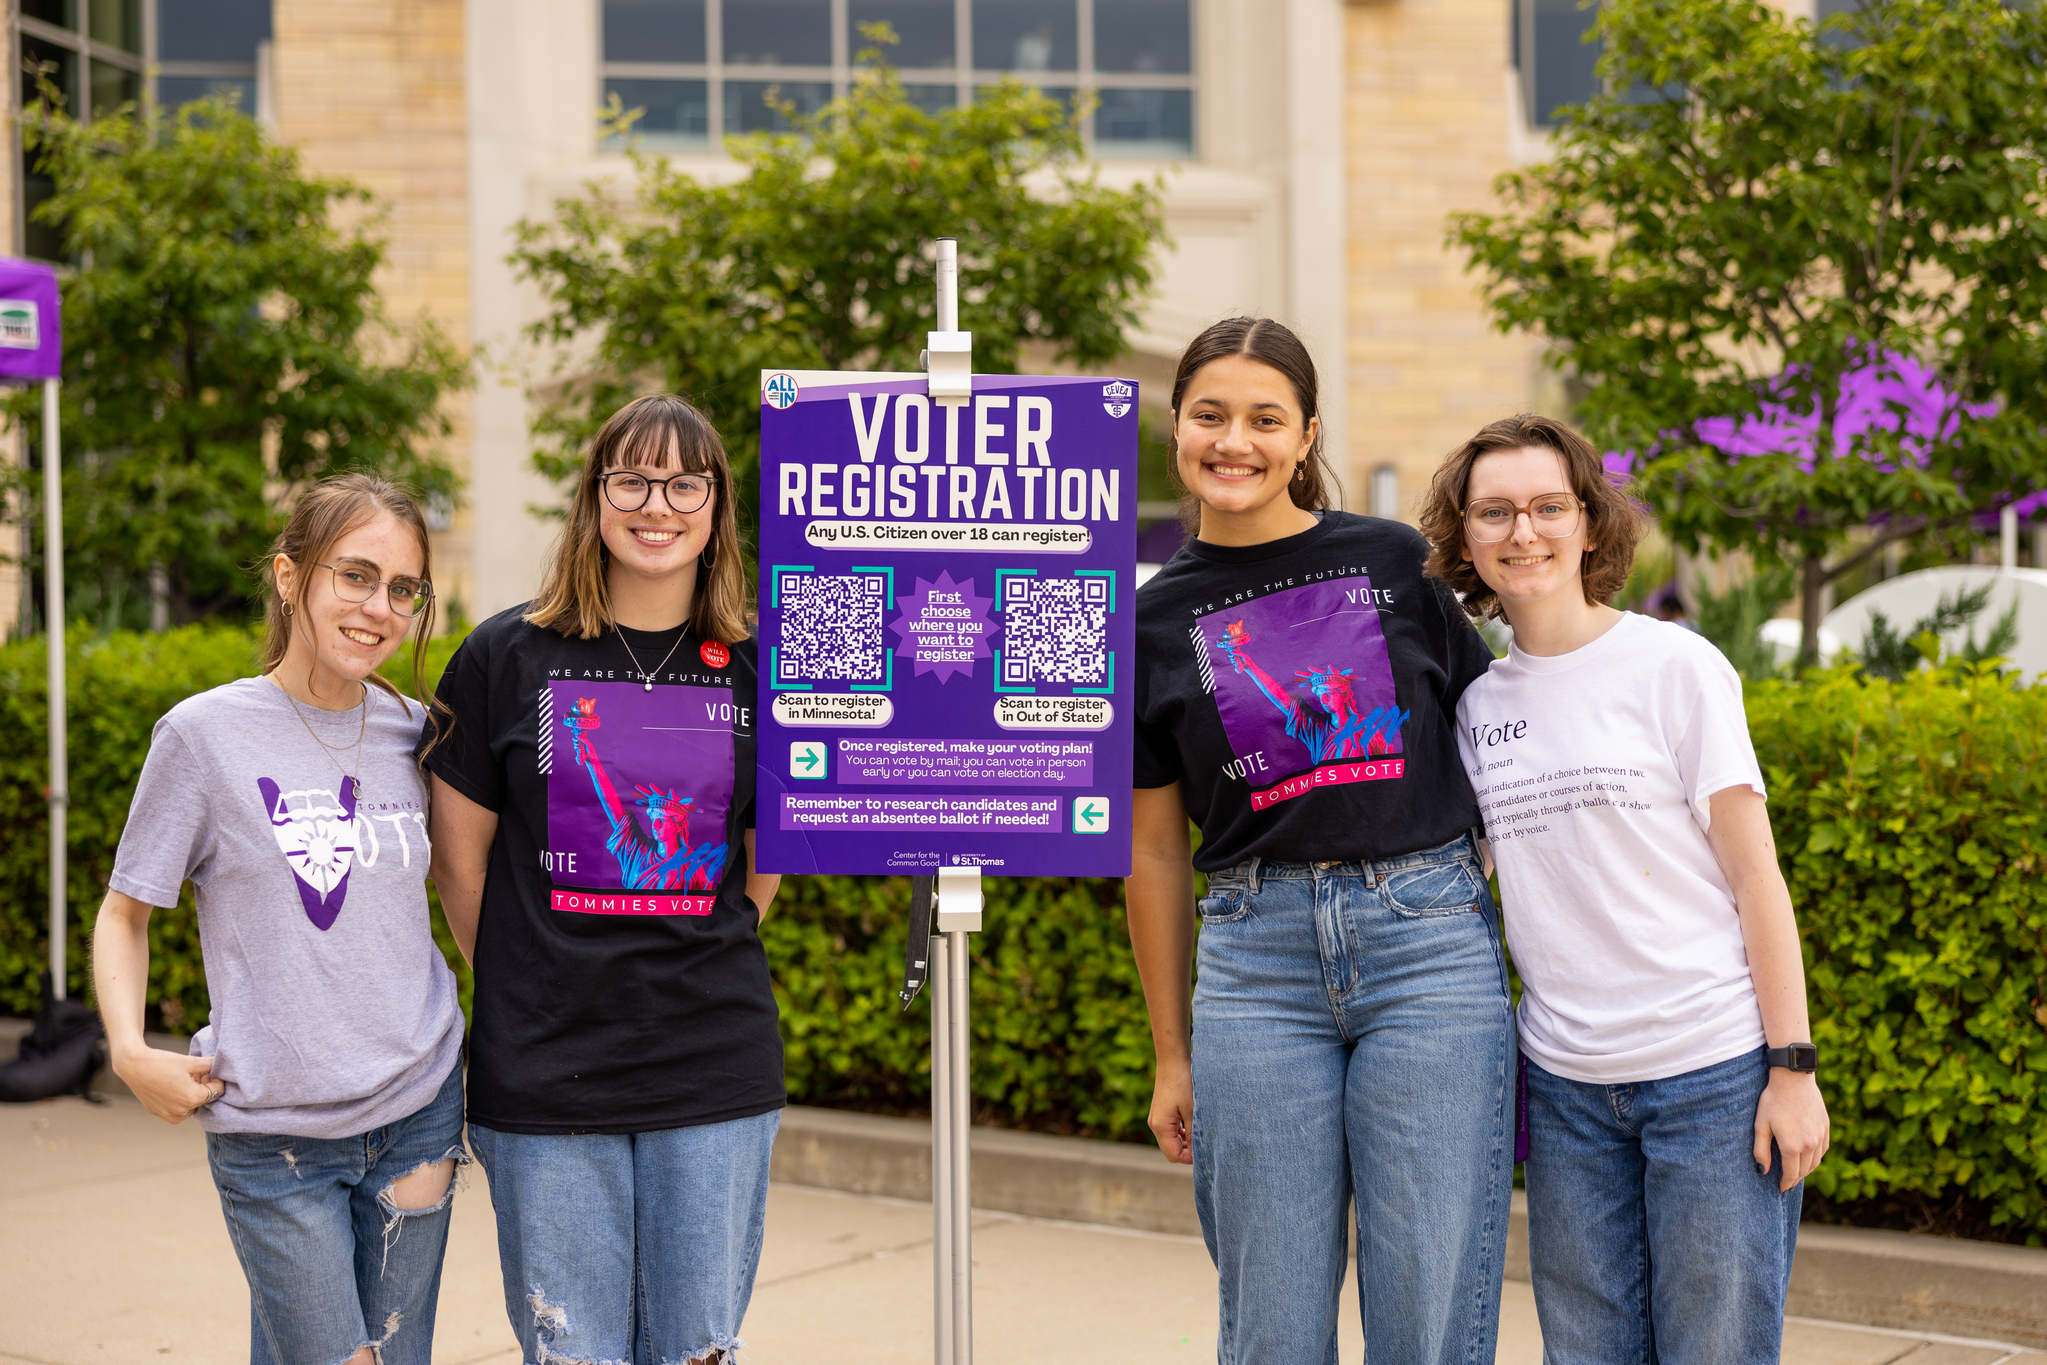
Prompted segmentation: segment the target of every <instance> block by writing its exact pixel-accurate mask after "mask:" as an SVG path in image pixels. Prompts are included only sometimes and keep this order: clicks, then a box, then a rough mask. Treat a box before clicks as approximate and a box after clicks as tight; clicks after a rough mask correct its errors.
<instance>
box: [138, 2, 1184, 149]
mask: <svg viewBox="0 0 2047 1365" xmlns="http://www.w3.org/2000/svg"><path fill="white" fill-rule="evenodd" d="M168 2H169V0H165V3H168ZM189 2H191V0H188V3H189ZM599 23H600V27H601V32H600V35H599V36H600V42H601V62H602V65H601V69H600V72H599V91H598V100H599V103H600V105H605V104H608V103H609V101H610V100H611V98H612V97H613V96H616V97H617V98H618V101H619V103H620V105H621V106H622V107H624V108H626V109H639V110H642V111H643V112H642V114H641V116H640V118H639V119H638V121H637V122H636V123H635V124H634V128H633V131H634V133H635V135H637V136H638V137H640V138H641V139H642V140H643V141H644V142H645V144H646V145H647V146H648V147H649V148H650V149H653V150H709V149H710V148H712V147H715V146H717V145H718V141H719V139H720V138H723V137H725V136H727V135H729V134H734V133H750V132H758V131H775V130H780V129H783V128H785V127H787V126H788V121H787V118H786V115H785V112H784V109H783V108H779V107H777V106H778V105H781V106H788V105H793V106H794V107H795V108H796V109H797V110H798V111H802V112H810V111H813V110H815V109H818V108H821V107H822V106H823V105H824V104H825V103H826V102H828V101H829V100H831V99H832V98H833V97H834V96H837V95H842V94H844V93H845V92H846V89H847V87H848V86H849V85H850V84H851V83H852V80H853V76H854V71H855V61H856V59H857V58H858V56H859V54H860V53H861V51H862V50H864V49H865V48H867V47H869V46H870V43H869V41H868V39H867V38H866V37H865V36H863V34H862V33H861V28H862V26H863V25H867V24H874V23H886V24H887V25H888V26H889V27H890V28H891V29H892V30H894V32H895V35H896V38H897V42H896V43H895V44H893V45H892V46H890V47H888V48H887V49H886V53H887V58H888V60H889V61H890V62H891V63H892V64H893V65H894V66H895V67H896V69H897V71H898V72H899V73H900V74H901V76H902V79H903V86H904V93H905V94H906V95H907V96H908V97H909V99H910V101H911V103H913V104H915V105H917V106H918V107H919V108H920V109H923V110H925V111H926V112H936V111H938V110H940V109H945V108H950V107H952V106H954V105H957V104H960V103H962V102H963V101H967V100H971V99H973V98H974V97H975V96H976V95H977V94H978V93H980V92H981V91H983V90H985V89H987V88H989V87H991V86H993V85H994V84H995V83H996V82H997V81H999V80H1001V79H1003V78H1004V77H1008V76H1015V77H1020V78H1021V79H1023V80H1025V81H1028V82H1029V83H1031V84H1033V85H1035V86H1037V87H1038V88H1039V89H1041V90H1043V91H1044V92H1045V93H1046V94H1047V95H1049V96H1051V97H1052V98H1053V99H1056V100H1059V101H1060V102H1061V103H1065V104H1071V103H1072V102H1073V101H1074V100H1075V99H1076V98H1077V97H1078V96H1079V95H1080V94H1081V93H1082V92H1086V93H1087V94H1088V95H1090V96H1092V97H1093V103H1094V106H1095V107H1094V112H1093V114H1092V115H1091V116H1090V117H1089V118H1088V120H1087V122H1086V124H1085V126H1084V132H1085V134H1086V136H1087V138H1088V141H1089V145H1090V146H1091V147H1092V149H1093V151H1094V153H1095V155H1097V156H1105V157H1186V156H1191V155H1192V154H1193V152H1194V108H1195V103H1194V86H1195V82H1194V34H1193V15H1192V3H1191V0H602V3H601V14H600V20H599ZM770 96H772V97H773V98H774V100H775V103H774V104H770V102H769V100H770ZM605 145H606V148H607V149H608V150H616V149H617V148H618V147H619V146H620V145H621V144H620V143H619V142H618V140H616V139H609V140H607V142H606V144H605Z"/></svg>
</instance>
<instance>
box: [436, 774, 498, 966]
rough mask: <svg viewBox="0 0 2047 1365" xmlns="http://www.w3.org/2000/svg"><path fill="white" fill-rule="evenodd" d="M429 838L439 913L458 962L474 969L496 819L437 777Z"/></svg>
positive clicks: (496, 827)
mask: <svg viewBox="0 0 2047 1365" xmlns="http://www.w3.org/2000/svg"><path fill="white" fill-rule="evenodd" d="M433 783H434V794H433V804H432V806H431V808H430V809H429V811H428V814H427V834H428V837H429V838H430V839H432V840H433V846H434V853H433V861H432V862H431V863H430V864H429V865H428V868H427V875H428V876H430V877H432V878H433V879H434V887H435V889H437V890H438V891H439V892H440V893H441V913H442V914H444V915H446V916H447V917H448V928H449V930H450V931H451V932H453V934H454V935H455V946H456V947H457V948H460V949H461V950H462V960H463V961H464V962H467V963H468V964H469V965H470V966H471V967H474V966H475V965H476V924H477V920H478V919H479V918H480V917H481V916H482V913H483V879H484V877H485V876H486V875H487V874H488V873H489V872H490V846H491V843H492V841H493V840H495V839H496V838H497V833H498V814H497V812H496V811H494V810H492V809H490V808H489V807H488V806H480V805H478V804H477V803H476V802H474V801H471V800H470V799H469V798H468V797H466V796H464V795H463V794H462V793H461V792H458V791H456V790H455V789H454V788H453V787H451V786H449V785H448V784H447V783H446V782H444V781H442V780H441V778H440V776H439V775H438V774H436V775H435V776H434V779H433Z"/></svg>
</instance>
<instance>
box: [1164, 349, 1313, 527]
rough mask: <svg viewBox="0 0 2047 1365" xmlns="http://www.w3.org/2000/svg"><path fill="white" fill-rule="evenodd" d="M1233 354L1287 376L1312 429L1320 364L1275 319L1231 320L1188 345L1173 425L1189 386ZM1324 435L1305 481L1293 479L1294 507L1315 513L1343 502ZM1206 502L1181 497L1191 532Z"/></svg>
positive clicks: (1174, 469)
mask: <svg viewBox="0 0 2047 1365" xmlns="http://www.w3.org/2000/svg"><path fill="white" fill-rule="evenodd" d="M1233 355H1242V356H1249V357H1250V358H1251V359H1253V360H1255V361H1257V362H1259V363H1260V364H1262V365H1270V366H1271V367H1272V368H1273V369H1275V370H1278V371H1279V372H1280V373H1281V374H1282V375H1284V376H1285V377H1286V381H1287V382H1288V383H1289V384H1291V385H1293V386H1294V401H1295V402H1297V403H1299V404H1300V405H1301V425H1302V427H1303V429H1305V428H1306V426H1307V424H1308V423H1309V422H1310V421H1313V420H1314V419H1315V418H1317V417H1318V416H1320V415H1321V410H1320V409H1319V408H1318V407H1317V405H1316V383H1315V361H1314V358H1313V357H1311V356H1310V355H1309V354H1308V348H1307V347H1306V346H1303V345H1302V344H1301V339H1300V338H1299V337H1297V336H1295V335H1294V334H1293V332H1292V331H1291V330H1290V329H1289V328H1288V327H1287V326H1286V324H1284V323H1280V322H1274V321H1273V320H1272V319H1271V318H1225V319H1223V320H1222V321H1221V322H1218V323H1216V324H1215V325H1214V326H1212V327H1210V328H1209V329H1208V330H1207V331H1205V332H1203V333H1202V334H1201V335H1200V336H1198V337H1196V338H1194V340H1192V341H1190V342H1188V343H1187V349H1186V350H1184V351H1182V352H1180V368H1179V369H1178V370H1176V371H1175V372H1174V374H1173V425H1174V426H1175V427H1178V426H1179V419H1180V399H1181V397H1182V396H1183V395H1184V394H1185V393H1186V392H1187V385H1188V383H1189V382H1191V381H1192V380H1193V378H1194V376H1195V375H1196V374H1197V373H1199V372H1200V370H1201V367H1202V366H1204V365H1206V364H1208V363H1209V362H1210V361H1215V360H1226V359H1228V358H1229V357H1230V356H1233ZM1324 434H1325V433H1324V432H1323V431H1322V430H1320V429H1319V428H1318V429H1317V430H1316V432H1315V443H1314V444H1313V445H1311V446H1309V447H1308V458H1307V459H1306V460H1304V461H1302V464H1301V477H1300V478H1298V479H1288V480H1287V486H1286V487H1287V492H1288V494H1290V495H1291V496H1292V498H1293V500H1294V506H1296V507H1300V508H1304V509H1306V510H1307V511H1310V512H1319V511H1321V510H1322V509H1323V508H1326V507H1329V506H1331V505H1332V499H1340V498H1341V496H1342V494H1341V490H1340V489H1339V488H1338V487H1337V483H1336V472H1335V471H1334V470H1333V469H1331V468H1330V466H1329V461H1328V459H1327V458H1326V457H1324V455H1323V454H1322V438H1323V436H1324ZM1172 450H1173V463H1172V466H1171V473H1172V476H1173V482H1174V483H1176V484H1177V483H1179V482H1180V456H1179V443H1178V441H1177V440H1176V441H1174V442H1173V444H1172ZM1200 508H1201V500H1200V499H1199V498H1196V497H1195V496H1194V495H1193V494H1192V493H1185V494H1183V495H1182V496H1181V498H1180V520H1181V522H1182V523H1183V524H1184V525H1185V526H1186V527H1187V528H1188V529H1189V530H1190V531H1191V530H1193V529H1195V527H1196V525H1197V524H1198V518H1199V516H1200Z"/></svg>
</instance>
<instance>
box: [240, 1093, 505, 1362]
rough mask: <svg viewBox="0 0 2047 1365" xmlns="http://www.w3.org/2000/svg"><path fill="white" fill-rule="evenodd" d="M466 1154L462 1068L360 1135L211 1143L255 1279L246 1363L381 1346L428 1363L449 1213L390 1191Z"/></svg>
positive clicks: (447, 1198) (246, 1269)
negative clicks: (398, 1203) (421, 1102)
mask: <svg viewBox="0 0 2047 1365" xmlns="http://www.w3.org/2000/svg"><path fill="white" fill-rule="evenodd" d="M450 1157H453V1158H454V1159H455V1160H456V1162H457V1163H458V1164H460V1165H465V1166H466V1165H468V1164H469V1154H468V1153H467V1152H465V1151H464V1150H463V1149H462V1068H461V1067H459V1066H458V1067H456V1068H455V1069H454V1070H452V1071H450V1072H449V1073H448V1079H447V1080H446V1081H445V1082H443V1083H442V1085H441V1089H440V1093H438V1094H436V1095H435V1096H434V1097H433V1099H431V1100H429V1101H428V1102H427V1104H426V1105H425V1107H424V1108H422V1109H420V1110H418V1111H417V1112H415V1113H412V1114H409V1115H407V1116H406V1117H405V1118H402V1119H400V1120H398V1122H396V1123H393V1124H389V1125H387V1126H385V1127H383V1128H376V1129H372V1130H371V1131H370V1132H367V1133H363V1134H360V1135H359V1136H356V1137H347V1138H304V1137H287V1136H284V1135H282V1134H270V1133H208V1134H207V1135H206V1161H207V1164H208V1165H209V1166H210V1167H211V1168H212V1170H213V1183H214V1186H215V1188H217V1189H218V1190H219V1191H220V1207H221V1210H222V1212H224V1213H225V1214H226V1215H227V1230H228V1236H229V1237H230V1238H231V1239H232V1240H233V1242H234V1244H235V1255H236V1256H238V1257H239V1258H241V1262H242V1273H243V1274H244V1275H246V1276H247V1277H248V1280H249V1360H250V1365H337V1362H340V1361H344V1360H347V1359H348V1358H349V1357H350V1356H352V1355H354V1354H355V1353H356V1351H357V1350H359V1349H360V1348H362V1347H364V1346H372V1345H374V1346H376V1347H377V1349H378V1355H379V1359H381V1360H382V1362H383V1365H427V1362H428V1361H429V1360H430V1359H431V1358H432V1355H433V1345H434V1305H435V1302H436V1301H437V1300H438V1299H439V1297H440V1292H441V1255H442V1253H443V1252H445V1251H446V1250H447V1248H448V1207H449V1205H450V1204H451V1203H452V1202H453V1201H454V1198H455V1184H456V1182H454V1181H450V1182H449V1183H448V1192H447V1194H446V1195H444V1196H443V1197H442V1198H441V1201H440V1202H439V1203H438V1204H435V1205H434V1206H433V1207H431V1208H424V1209H399V1208H396V1207H394V1206H393V1205H392V1204H391V1203H390V1201H389V1195H388V1194H387V1191H388V1190H389V1189H390V1187H391V1186H392V1185H394V1184H396V1183H397V1182H398V1181H399V1180H401V1179H403V1178H404V1177H406V1176H408V1175H410V1174H412V1172H414V1171H416V1170H418V1169H419V1168H420V1167H422V1166H432V1165H437V1164H439V1163H440V1162H443V1161H446V1160H447V1159H448V1158H450Z"/></svg>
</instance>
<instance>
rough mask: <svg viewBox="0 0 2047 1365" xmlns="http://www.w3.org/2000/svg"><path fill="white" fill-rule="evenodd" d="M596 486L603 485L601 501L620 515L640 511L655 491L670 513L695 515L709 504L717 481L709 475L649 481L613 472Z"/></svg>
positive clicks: (676, 476)
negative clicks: (659, 492) (615, 509)
mask: <svg viewBox="0 0 2047 1365" xmlns="http://www.w3.org/2000/svg"><path fill="white" fill-rule="evenodd" d="M597 482H599V483H601V484H603V485H604V500H605V501H606V502H608V503H610V504H611V505H612V506H613V507H616V508H617V509H618V510H619V511H621V512H637V511H639V510H640V509H641V508H642V507H645V506H646V505H647V499H648V498H651V497H653V496H654V490H655V489H657V488H658V489H660V490H661V496H662V497H663V498H665V499H667V501H668V507H669V510H670V511H674V512H694V511H696V510H697V509H699V508H701V507H702V506H703V505H704V504H705V503H707V502H709V501H710V500H711V489H712V488H714V487H716V486H717V483H718V480H717V477H716V476H715V475H712V474H673V475H670V476H669V477H668V478H665V479H650V478H648V477H647V476H646V475H645V474H635V473H632V472H631V471H630V470H623V469H614V470H612V471H611V472H610V473H609V474H600V475H598V476H597Z"/></svg>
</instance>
